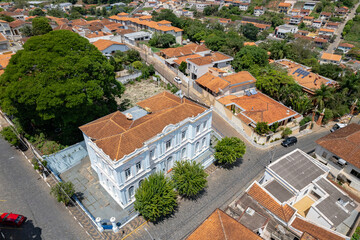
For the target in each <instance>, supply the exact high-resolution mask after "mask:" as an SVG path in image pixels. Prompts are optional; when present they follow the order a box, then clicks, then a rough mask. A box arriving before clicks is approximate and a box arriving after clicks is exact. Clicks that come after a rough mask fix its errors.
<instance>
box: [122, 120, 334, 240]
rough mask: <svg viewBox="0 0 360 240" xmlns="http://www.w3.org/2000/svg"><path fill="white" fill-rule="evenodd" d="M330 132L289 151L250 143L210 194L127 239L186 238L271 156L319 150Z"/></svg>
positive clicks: (228, 131)
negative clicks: (317, 142) (318, 145)
mask: <svg viewBox="0 0 360 240" xmlns="http://www.w3.org/2000/svg"><path fill="white" fill-rule="evenodd" d="M213 118H214V121H213V124H215V125H216V128H217V129H218V130H219V131H221V134H224V135H227V136H236V137H240V138H243V137H242V136H239V134H238V133H237V132H235V131H234V130H233V129H232V128H231V126H230V125H228V124H227V123H226V122H224V121H223V120H222V119H221V118H220V117H219V116H217V115H216V114H214V117H213ZM328 133H329V130H328V129H326V128H318V130H317V131H316V132H314V133H312V134H310V135H307V136H303V137H300V138H299V141H298V144H297V145H296V146H292V147H289V148H284V147H282V146H275V147H273V148H271V149H268V150H259V149H257V148H255V147H253V146H249V144H247V145H248V148H247V152H246V154H245V156H244V159H243V161H242V162H239V163H238V164H237V165H236V166H235V167H233V168H232V169H217V170H216V171H215V172H214V173H213V174H211V175H210V176H209V177H208V188H207V190H206V192H205V193H204V194H203V195H202V196H201V197H200V198H199V199H198V200H197V201H189V200H180V201H179V208H178V211H177V212H176V213H175V214H174V215H173V216H172V217H170V218H168V219H166V220H165V221H163V222H161V223H158V224H155V225H154V224H152V223H149V224H146V225H145V226H143V227H142V228H141V229H138V230H137V231H136V232H134V234H132V235H131V236H129V237H128V238H127V239H144V240H145V239H150V235H151V236H152V237H153V238H155V239H164V240H165V239H183V238H184V237H185V236H187V235H188V234H189V233H191V232H192V231H193V230H194V229H195V228H196V227H197V226H198V225H199V224H200V223H201V222H202V221H204V220H205V219H206V218H207V216H209V215H210V214H211V213H212V212H213V211H214V210H215V209H216V208H218V207H223V206H226V205H227V204H228V203H229V202H231V200H232V199H233V198H234V197H235V196H238V195H240V194H241V193H242V192H243V191H244V190H245V189H246V187H247V186H248V185H249V184H250V183H251V181H252V180H253V179H255V178H256V177H259V176H260V175H261V174H262V173H263V171H264V168H265V166H266V165H267V164H269V161H270V159H271V155H272V156H273V160H275V159H277V158H279V157H280V156H282V155H284V154H286V153H288V152H290V151H292V150H294V149H295V148H300V149H302V150H303V151H305V152H309V151H312V150H313V149H314V148H315V144H314V142H315V140H316V139H318V138H320V137H322V136H324V135H326V134H328ZM145 227H146V230H147V231H145Z"/></svg>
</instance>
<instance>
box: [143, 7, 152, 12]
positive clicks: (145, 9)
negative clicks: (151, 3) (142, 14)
mask: <svg viewBox="0 0 360 240" xmlns="http://www.w3.org/2000/svg"><path fill="white" fill-rule="evenodd" d="M153 9H154V8H152V7H145V8H142V9H141V10H143V11H151V10H153Z"/></svg>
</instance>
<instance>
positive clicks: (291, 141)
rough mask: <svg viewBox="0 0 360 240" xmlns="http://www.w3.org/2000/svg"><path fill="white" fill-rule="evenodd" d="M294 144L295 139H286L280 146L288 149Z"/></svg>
mask: <svg viewBox="0 0 360 240" xmlns="http://www.w3.org/2000/svg"><path fill="white" fill-rule="evenodd" d="M296 143H297V138H296V137H288V138H286V139H285V140H284V141H283V142H282V143H281V145H283V146H284V147H290V146H292V145H295V144H296Z"/></svg>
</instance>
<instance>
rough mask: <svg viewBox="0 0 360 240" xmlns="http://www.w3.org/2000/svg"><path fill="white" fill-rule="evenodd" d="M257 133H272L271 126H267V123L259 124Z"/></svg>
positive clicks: (256, 129)
mask: <svg viewBox="0 0 360 240" xmlns="http://www.w3.org/2000/svg"><path fill="white" fill-rule="evenodd" d="M255 132H256V133H258V134H260V135H263V134H266V133H268V132H270V128H269V125H268V124H267V122H258V123H257V124H256V128H255Z"/></svg>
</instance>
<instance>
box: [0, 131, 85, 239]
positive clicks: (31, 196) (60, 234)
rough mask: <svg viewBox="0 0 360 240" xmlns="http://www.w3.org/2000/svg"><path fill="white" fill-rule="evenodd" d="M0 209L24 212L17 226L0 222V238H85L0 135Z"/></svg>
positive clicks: (45, 186)
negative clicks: (3, 224) (22, 218)
mask: <svg viewBox="0 0 360 240" xmlns="http://www.w3.org/2000/svg"><path fill="white" fill-rule="evenodd" d="M0 183H1V184H0V212H8V211H11V212H14V213H19V214H22V215H25V216H26V217H27V218H28V220H27V222H26V223H25V224H24V225H23V226H22V227H21V228H13V227H5V226H2V225H0V232H1V233H2V234H3V236H2V234H0V239H4V237H5V239H14V240H18V239H37V240H39V239H50V240H53V239H57V240H58V239H64V240H65V239H66V240H68V239H89V236H88V235H87V234H86V232H85V231H84V230H83V228H82V227H80V225H79V224H78V222H77V221H75V219H74V218H73V217H72V216H71V215H70V213H69V211H68V210H67V209H66V208H65V206H64V205H63V204H61V203H58V202H57V201H56V199H55V198H54V197H53V196H51V195H50V188H49V187H48V186H47V185H46V183H45V182H44V181H43V180H42V178H40V176H39V174H38V173H36V172H35V170H33V169H32V166H31V164H30V163H29V162H28V161H27V160H26V159H25V158H24V156H23V155H22V154H21V153H20V152H19V151H17V150H15V149H14V148H13V147H10V145H9V144H8V143H7V142H5V141H4V140H3V139H1V138H0Z"/></svg>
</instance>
